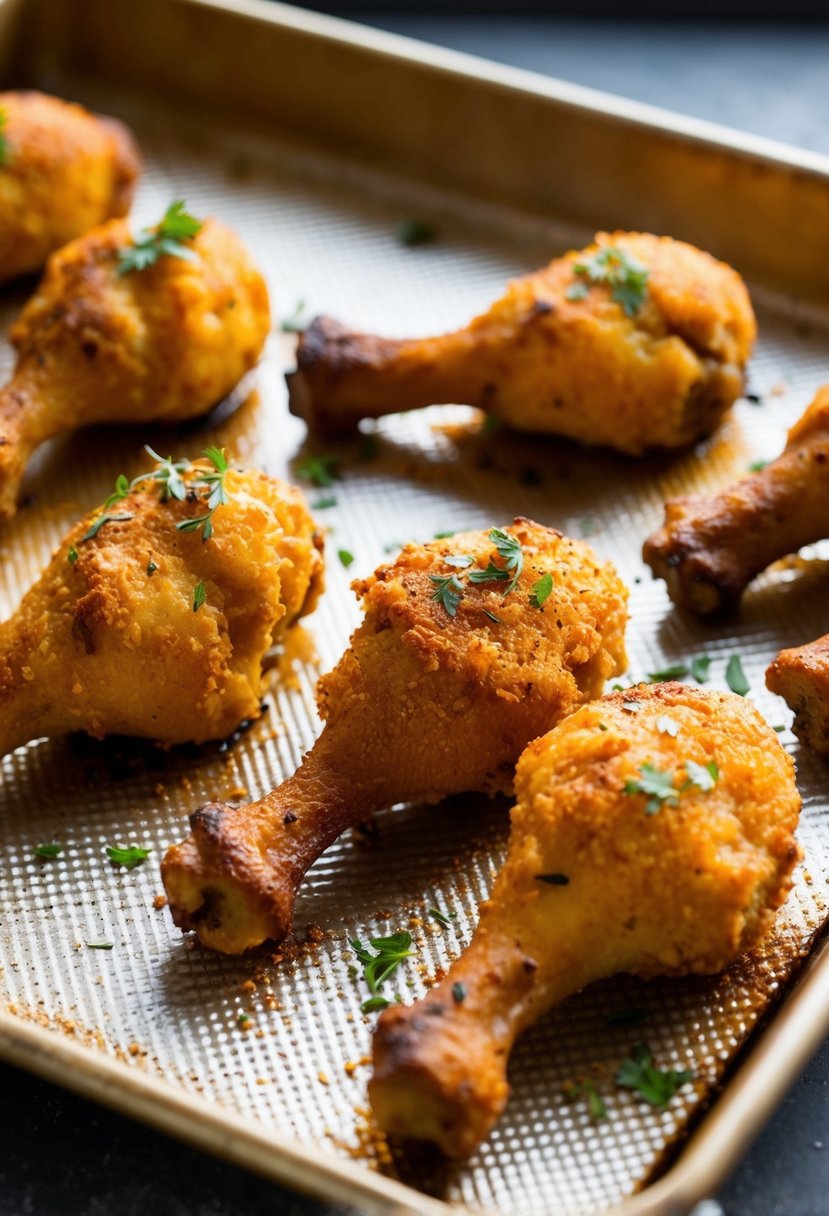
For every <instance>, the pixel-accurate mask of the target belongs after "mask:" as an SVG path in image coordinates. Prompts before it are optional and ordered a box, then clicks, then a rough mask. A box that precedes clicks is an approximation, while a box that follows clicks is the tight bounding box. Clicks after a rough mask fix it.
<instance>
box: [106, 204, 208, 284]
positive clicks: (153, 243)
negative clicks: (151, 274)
mask: <svg viewBox="0 0 829 1216" xmlns="http://www.w3.org/2000/svg"><path fill="white" fill-rule="evenodd" d="M185 207H186V203H185V202H184V200H183V199H176V201H175V202H173V203H170V206H169V207H168V208H167V210H166V211H165V212H164V217H163V219H162V220H161V222H160V223H159V224H158V225H157V226H156V227H155V228H142V229H141V230H140V231H139V232H138V233H136V236H135V240H134V241H133V243H132V245H125V246H123V247H122V248H121V249H119V250H118V262H119V265H118V273H119V274H129V272H130V271H132V270H146V269H147V267H148V266H153V265H154V264H155V263H156V262H157V261H158V259H159V258H161V257H165V256H166V257H172V258H183V259H184V260H185V261H188V262H193V261H195V260H196V251H195V249H192V248H191V247H190V246H189V245H183V244H182V241H189V240H192V239H193V237H194V236H196V235H197V234H198V233H199V232H201V229H202V226H203V225H202V222H201V220H197V219H196V218H195V217H194V216H192V215H188V213H187V211H186V210H185Z"/></svg>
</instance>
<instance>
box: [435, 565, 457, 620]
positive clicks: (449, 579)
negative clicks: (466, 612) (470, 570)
mask: <svg viewBox="0 0 829 1216" xmlns="http://www.w3.org/2000/svg"><path fill="white" fill-rule="evenodd" d="M429 578H430V580H431V581H432V582H433V583H434V584H435V592H434V595H433V596H432V599H433V600H437V601H438V603H439V604H442V605H443V607H444V608H445V610H446V612H447V613H448V614H449V616H456V615H457V612H458V604H459V603H460V602H461V600H462V599H463V583H462V582H461V581H460V579H459V578H458V576H457V574H447V575H445V576H444V575H441V574H430V575H429Z"/></svg>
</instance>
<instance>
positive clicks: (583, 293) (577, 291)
mask: <svg viewBox="0 0 829 1216" xmlns="http://www.w3.org/2000/svg"><path fill="white" fill-rule="evenodd" d="M589 293H590V288H589V287H588V286H587V284H586V283H572V284H571V285H570V286H569V287H568V288H567V290H566V291H565V293H564V295H565V298H566V299H568V300H586V299H587V296H588V295H589Z"/></svg>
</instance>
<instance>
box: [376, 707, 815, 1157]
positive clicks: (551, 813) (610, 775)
mask: <svg viewBox="0 0 829 1216" xmlns="http://www.w3.org/2000/svg"><path fill="white" fill-rule="evenodd" d="M634 705H635V706H636V708H635V709H634V708H633V706H634ZM666 720H667V721H668V722H669V723H670V724H671V725H670V727H669V728H667V729H666ZM672 732H673V733H672ZM660 777H661V782H660V781H659V780H658V778H660ZM654 787H656V788H661V790H662V793H661V795H660V796H655V795H654V794H653V793H651V792H649V791H650V790H652V789H653V788H654ZM516 793H517V797H518V803H517V805H516V807H515V809H514V810H513V812H512V827H511V834H510V842H509V849H508V853H507V859H506V862H505V863H504V866H503V868H502V870H501V871H500V873H499V874H498V876H497V878H496V880H495V885H494V888H493V891H492V894H491V896H490V898H489V899H487V900H486V901H485V902H484V903H483V904H482V905H481V915H480V921H479V923H478V927H477V929H476V931H475V934H474V937H473V939H472V941H471V943H470V944H469V946H468V947H467V948H466V950H464V952H463V953H462V954H461V956H460V958H459V959H458V960H457V961H456V962H455V963H454V964H453V965H452V966H451V967H450V968H449V970H448V972H447V973H446V975H445V976H444V977H443V978H442V979H441V980H440V982H439V983H438V984H437V985H436V986H435V987H434V988H432V989H431V990H430V991H429V992H428V993H427V995H426V996H425V997H423V998H421V999H420V1000H419V1001H417V1002H415V1004H413V1005H410V1006H401V1005H392V1006H391V1007H390V1008H389V1009H387V1010H386V1011H385V1012H384V1013H383V1014H381V1016H380V1020H379V1022H378V1025H377V1028H376V1031H375V1035H374V1076H373V1078H372V1080H371V1082H370V1084H369V1096H370V1099H371V1103H372V1107H373V1109H374V1113H375V1115H376V1117H377V1120H378V1122H379V1123H380V1126H381V1127H382V1128H383V1129H384V1130H385V1131H386V1132H388V1133H390V1134H393V1135H395V1136H404V1137H412V1138H415V1139H421V1140H433V1141H435V1142H436V1143H437V1144H438V1145H439V1146H440V1147H441V1149H442V1150H443V1151H444V1152H445V1153H447V1154H448V1155H450V1156H452V1157H465V1156H468V1155H469V1154H470V1153H471V1152H472V1151H473V1150H474V1149H475V1148H476V1147H477V1145H478V1144H479V1143H480V1142H481V1141H482V1140H483V1139H484V1138H485V1137H486V1136H487V1135H488V1134H489V1132H490V1131H491V1130H492V1128H493V1126H494V1124H495V1122H496V1120H497V1119H498V1116H499V1115H500V1113H501V1112H502V1110H503V1109H504V1106H505V1105H506V1102H507V1098H508V1096H509V1084H508V1082H507V1062H508V1059H509V1053H510V1050H511V1048H512V1045H513V1043H514V1041H515V1039H516V1037H517V1036H518V1035H519V1034H521V1032H522V1031H523V1030H525V1029H526V1028H527V1027H528V1026H530V1025H532V1023H533V1022H535V1021H537V1020H538V1018H540V1017H541V1016H542V1015H543V1014H544V1013H545V1012H546V1011H547V1010H548V1009H550V1007H551V1006H553V1005H555V1004H557V1003H558V1002H559V1001H561V1000H563V999H564V997H565V996H567V995H569V994H570V993H572V992H575V991H577V990H578V989H580V988H583V987H584V986H585V985H586V984H589V983H592V982H593V981H594V980H597V979H600V978H602V977H605V976H610V975H613V974H615V973H617V972H629V973H632V974H634V975H640V976H644V977H650V976H656V975H685V974H688V973H702V974H707V973H709V972H716V971H720V970H721V969H722V968H723V967H726V966H727V965H728V964H729V963H730V962H731V961H732V959H734V958H736V957H737V956H738V955H740V954H742V953H743V952H744V951H745V950H747V949H749V947H750V946H751V945H752V944H753V943H754V942H755V941H757V939H758V938H759V937H760V936H761V935H762V934H764V933H765V932H766V931H767V929H768V928H769V926H770V924H771V922H772V919H773V916H774V912H775V909H777V908H778V907H779V906H780V905H781V904H782V903H783V901H784V899H785V898H786V894H787V892H788V890H789V888H790V885H791V873H792V869H793V866H794V864H795V862H796V861H797V859H798V856H799V850H798V846H797V844H796V842H795V839H794V836H793V832H794V829H795V827H796V825H797V821H798V815H799V811H800V797H799V795H798V792H797V787H796V785H795V781H794V765H793V764H792V761H791V759H790V758H789V756H788V755H787V754H786V752H785V751H784V750H783V748H782V747H781V745H780V743H779V742H778V740H777V737H776V735H775V734H774V732H773V731H772V730H770V728H769V727H768V726H767V725H766V724H765V723H764V722H763V719H762V718H761V717H760V715H759V714H758V713H757V711H756V710H755V709H754V708H753V706H751V705H750V704H748V703H747V702H746V701H745V700H744V699H743V698H741V697H736V696H733V695H731V694H728V693H716V692H707V691H702V690H697V689H691V688H687V687H685V686H683V685H680V684H658V685H651V686H639V687H637V688H635V689H626V690H625V691H624V692H621V693H613V694H611V695H609V696H606V697H603V698H602V699H601V700H600V701H595V702H593V703H592V704H590V705H586V706H584V707H583V708H581V709H580V710H578V711H577V712H576V713H574V714H573V715H572V716H571V717H569V718H566V719H565V720H564V721H563V722H562V723H561V724H560V725H559V726H557V727H556V729H555V730H553V731H551V732H550V733H549V734H547V735H545V736H544V737H543V738H540V739H537V740H536V741H535V742H534V743H532V744H530V746H529V747H528V748H527V750H526V751H525V752H524V754H523V756H522V757H521V759H520V761H519V763H518V769H517V773H516Z"/></svg>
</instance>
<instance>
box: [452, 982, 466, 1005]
mask: <svg viewBox="0 0 829 1216" xmlns="http://www.w3.org/2000/svg"><path fill="white" fill-rule="evenodd" d="M452 1000H453V1001H454V1002H455V1004H456V1005H462V1004H463V1002H464V1001H465V1000H466V984H460V983H457V984H453V985H452Z"/></svg>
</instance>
